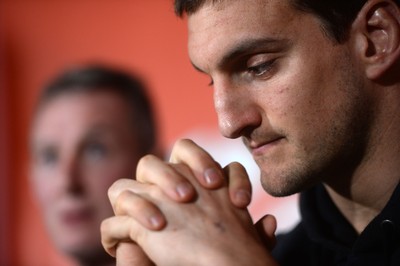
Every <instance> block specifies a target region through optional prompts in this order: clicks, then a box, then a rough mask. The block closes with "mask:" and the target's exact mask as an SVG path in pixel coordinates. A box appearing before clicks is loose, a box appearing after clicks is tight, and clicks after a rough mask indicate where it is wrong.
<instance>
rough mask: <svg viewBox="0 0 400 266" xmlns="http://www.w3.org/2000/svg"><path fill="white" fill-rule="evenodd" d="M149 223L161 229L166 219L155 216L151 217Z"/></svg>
mask: <svg viewBox="0 0 400 266" xmlns="http://www.w3.org/2000/svg"><path fill="white" fill-rule="evenodd" d="M149 221H150V224H151V225H152V226H153V228H160V227H161V226H162V225H163V223H164V218H163V217H161V216H160V215H157V214H155V215H152V216H151V217H150V219H149Z"/></svg>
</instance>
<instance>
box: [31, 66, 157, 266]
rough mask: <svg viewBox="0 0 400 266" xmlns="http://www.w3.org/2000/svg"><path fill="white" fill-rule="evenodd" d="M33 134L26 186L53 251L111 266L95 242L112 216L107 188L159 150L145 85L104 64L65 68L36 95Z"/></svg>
mask: <svg viewBox="0 0 400 266" xmlns="http://www.w3.org/2000/svg"><path fill="white" fill-rule="evenodd" d="M30 137H31V139H30V144H31V147H30V148H31V149H30V151H31V181H32V184H33V188H34V190H35V194H36V196H37V199H38V202H39V205H40V208H41V211H42V213H43V218H44V221H45V224H46V228H47V230H48V233H49V235H50V237H51V239H52V241H53V242H54V244H55V246H56V248H57V249H58V250H60V251H61V252H62V253H64V254H66V255H67V256H69V257H70V258H72V259H73V260H74V261H76V262H77V263H78V264H79V265H97V266H99V265H114V264H115V260H114V259H113V258H112V257H111V256H109V255H108V254H107V253H106V252H105V251H104V249H103V247H102V245H101V242H100V231H99V228H100V223H101V221H102V220H103V219H105V218H106V217H109V216H111V215H112V214H113V211H112V207H111V206H110V204H109V202H108V198H107V189H108V188H109V187H110V185H111V184H112V183H113V182H114V181H115V180H116V179H118V178H121V177H126V178H131V177H133V176H134V171H135V168H136V164H137V161H138V159H139V158H140V157H142V156H143V155H144V154H148V153H154V152H156V150H157V141H156V128H155V122H154V117H153V111H152V108H151V105H150V102H149V98H148V97H147V95H146V88H145V87H144V85H143V84H142V83H141V82H140V80H139V79H137V78H136V77H133V76H131V75H130V74H128V73H125V72H122V71H119V70H115V69H111V68H108V67H104V66H96V65H93V66H86V67H82V68H77V69H72V70H69V71H66V72H65V73H62V74H61V75H60V76H58V77H56V78H55V79H54V80H53V81H52V82H51V83H50V84H49V85H48V86H47V87H46V88H44V90H43V92H42V94H41V95H40V97H39V101H38V104H37V107H36V110H35V113H34V118H33V123H32V128H31V136H30Z"/></svg>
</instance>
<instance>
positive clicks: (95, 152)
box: [84, 143, 107, 160]
mask: <svg viewBox="0 0 400 266" xmlns="http://www.w3.org/2000/svg"><path fill="white" fill-rule="evenodd" d="M84 153H85V155H86V156H87V157H88V158H90V159H92V160H97V159H101V158H103V157H105V156H106V155H107V149H106V147H105V146H104V145H103V144H100V143H90V144H88V145H87V146H86V147H85V151H84Z"/></svg>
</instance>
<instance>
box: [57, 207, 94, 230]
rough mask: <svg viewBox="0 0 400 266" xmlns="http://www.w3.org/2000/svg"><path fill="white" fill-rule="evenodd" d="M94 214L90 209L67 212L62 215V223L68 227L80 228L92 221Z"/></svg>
mask: <svg viewBox="0 0 400 266" xmlns="http://www.w3.org/2000/svg"><path fill="white" fill-rule="evenodd" d="M92 217H93V212H92V211H90V210H89V209H74V210H67V211H63V212H62V213H61V221H62V222H63V224H65V225H67V226H79V225H82V224H84V223H87V222H89V221H91V219H92Z"/></svg>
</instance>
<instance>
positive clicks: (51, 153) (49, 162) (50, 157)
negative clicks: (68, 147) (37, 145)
mask: <svg viewBox="0 0 400 266" xmlns="http://www.w3.org/2000/svg"><path fill="white" fill-rule="evenodd" d="M36 158H37V159H36V161H37V162H38V163H39V164H40V165H43V166H54V165H55V164H56V163H57V162H58V159H59V155H58V153H57V151H56V150H55V149H54V148H46V149H43V150H41V151H39V152H38V154H37V157H36Z"/></svg>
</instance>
